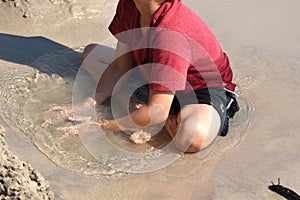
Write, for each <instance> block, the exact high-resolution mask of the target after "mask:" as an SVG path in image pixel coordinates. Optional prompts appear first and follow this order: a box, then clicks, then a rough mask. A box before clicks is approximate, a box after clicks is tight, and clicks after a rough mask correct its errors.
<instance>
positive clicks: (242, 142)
mask: <svg viewBox="0 0 300 200" xmlns="http://www.w3.org/2000/svg"><path fill="white" fill-rule="evenodd" d="M184 3H185V4H186V5H188V6H189V7H190V8H191V9H192V10H193V11H194V12H196V13H197V14H198V15H199V16H200V17H201V18H202V19H203V20H204V21H205V22H206V23H207V24H208V26H209V27H210V28H211V29H212V31H213V32H214V33H215V35H216V37H217V38H218V40H219V42H220V44H221V46H222V48H223V50H224V51H225V52H226V53H227V54H228V56H229V58H230V61H231V63H232V68H233V71H234V82H235V83H236V84H237V85H238V87H237V93H238V94H239V95H240V97H239V99H238V101H239V102H240V105H241V110H240V111H239V113H237V115H236V116H235V118H234V119H233V120H232V121H231V125H230V130H229V134H228V136H226V137H225V138H220V139H219V140H218V141H217V144H216V145H215V146H214V148H213V149H212V150H211V151H210V152H209V154H208V155H206V152H204V153H202V154H187V155H184V156H178V158H176V161H174V162H172V163H171V164H170V165H167V166H165V167H164V168H162V169H159V170H155V171H152V172H147V173H137V174H132V173H127V172H124V173H123V172H119V171H118V170H111V169H108V168H107V167H106V166H105V165H102V164H99V161H97V160H96V159H95V158H93V156H91V155H89V153H88V152H87V151H86V149H85V148H84V145H82V144H81V141H80V139H79V138H78V137H77V136H72V137H66V135H59V134H58V133H56V132H53V126H54V125H61V124H59V123H65V122H58V121H53V120H52V119H50V118H44V117H43V116H42V114H43V113H42V112H41V111H43V110H44V109H45V108H47V106H49V105H51V104H53V103H57V101H59V102H60V103H61V104H67V103H70V101H71V99H72V95H73V94H72V89H73V85H74V79H75V76H76V73H77V71H78V69H79V67H80V65H79V60H80V55H81V52H82V47H84V46H85V45H87V44H89V43H100V44H103V45H107V46H110V47H114V44H115V40H114V39H113V37H112V36H111V35H110V33H109V31H108V30H107V27H108V25H109V23H110V20H111V19H112V17H113V15H114V13H115V7H116V4H117V1H116V0H114V1H111V0H97V1H96V0H87V1H84V2H80V1H77V0H71V1H64V0H46V1H43V2H40V1H38V0H28V1H23V0H3V1H1V2H0V11H1V12H0V74H1V76H0V84H1V88H2V89H0V126H1V127H3V131H2V132H3V134H2V132H1V135H4V132H5V137H4V141H5V142H4V141H3V142H2V143H1V148H2V147H3V148H4V147H5V148H4V149H5V151H7V152H9V155H15V156H17V157H18V158H20V159H18V158H17V160H18V161H17V162H19V163H23V162H26V163H29V164H28V166H30V167H27V171H28V169H30V170H33V169H35V170H37V173H38V176H39V177H41V180H43V181H42V184H43V185H42V186H43V190H44V191H43V192H42V193H44V196H43V195H41V196H38V197H36V198H37V199H47V198H50V199H67V200H69V199H70V200H71V199H95V200H98V199H99V200H102V199H105V200H115V199H118V200H120V199H124V200H128V199H138V200H140V199H145V200H149V199H158V200H165V199H170V200H174V199H182V200H183V199H184V200H185V199H188V200H190V199H191V200H192V199H195V200H200V199H201V200H202V199H203V200H210V199H216V200H219V199H220V200H221V199H225V200H227V199H230V200H232V199H233V200H235V199H243V200H250V199H276V200H280V199H284V198H283V197H282V196H280V195H278V194H276V193H274V192H272V191H270V190H269V189H268V186H269V185H271V181H273V182H274V183H275V184H277V179H278V178H280V180H281V184H282V185H284V186H285V187H288V188H291V189H293V190H294V191H295V192H297V193H298V194H300V172H299V166H300V149H299V146H300V134H299V130H300V125H299V119H300V111H299V108H298V105H297V103H299V101H300V90H299V88H298V85H299V84H300V80H299V77H298V76H299V75H300V46H299V44H300V28H299V25H298V23H299V20H300V14H299V11H298V10H299V9H298V8H299V7H300V2H299V1H298V0H288V1H286V2H282V1H279V0H273V1H270V0H267V1H258V0H254V1H251V2H241V1H237V0H230V1H226V2H222V1H218V0H212V1H199V0H198V1H197V0H185V1H184ZM41 113H42V114H41ZM51 120H52V121H51ZM55 123H56V124H55ZM1 130H2V129H1ZM122 139H124V138H122V137H120V138H114V142H116V143H117V142H119V141H122ZM4 144H5V145H4ZM122 144H123V145H124V146H126V147H128V144H127V143H126V141H125V142H123V143H122ZM133 148H136V149H135V150H136V151H141V147H133ZM146 148H149V146H145V149H146ZM8 150H9V151H8ZM0 155H1V159H0V160H1V166H0V170H2V171H3V169H4V168H3V166H5V164H6V165H7V163H9V162H7V161H5V159H7V158H6V156H3V155H4V154H0ZM151 155H152V154H151ZM154 156H155V155H154ZM13 157H14V156H13ZM14 159H15V157H14ZM110 159H113V158H110ZM111 161H112V162H113V164H114V166H118V164H120V163H118V160H117V157H116V160H111ZM147 161H148V160H145V162H147ZM2 162H3V163H2ZM128 163H129V164H130V162H129V161H128ZM128 163H126V161H125V164H128ZM10 164H11V163H10ZM26 166H27V164H26ZM122 167H124V166H122ZM122 167H120V168H118V169H121V168H122ZM128 168H130V167H128ZM122 169H123V168H122ZM30 170H29V171H30ZM129 171H130V170H129ZM26 173H27V172H26ZM26 173H23V175H24V174H25V176H26ZM28 173H29V172H28ZM3 177H4V176H3V175H2V176H1V174H0V186H1V185H3V184H4V181H3V180H4V178H7V177H4V178H3ZM8 178H9V177H8ZM11 178H12V179H13V177H11ZM44 179H45V181H44ZM5 180H7V179H5ZM22 180H23V179H22ZM24 180H25V179H24ZM26 180H27V179H26ZM28 180H29V179H28ZM20 184H24V183H20ZM48 185H49V188H48ZM5 187H8V186H7V185H6V186H5ZM1 188H3V187H1ZM20 188H22V187H20ZM33 190H35V189H33ZM36 190H38V189H36ZM1 191H2V190H1ZM1 191H0V196H1V198H2V197H4V196H5V195H6V196H7V194H6V193H3V192H1ZM46 193H47V195H46ZM34 195H35V194H34ZM34 195H33V196H34ZM39 195H40V193H39ZM6 198H8V197H6Z"/></svg>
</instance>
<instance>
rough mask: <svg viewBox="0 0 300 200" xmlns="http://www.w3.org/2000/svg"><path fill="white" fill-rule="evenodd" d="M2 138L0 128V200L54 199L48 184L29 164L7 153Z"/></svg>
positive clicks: (0, 129) (3, 133) (3, 134)
mask: <svg viewBox="0 0 300 200" xmlns="http://www.w3.org/2000/svg"><path fill="white" fill-rule="evenodd" d="M4 136H5V130H4V128H3V127H2V126H0V144H1V151H0V152H1V155H0V159H1V162H0V183H1V184H0V198H1V199H49V200H50V199H54V195H53V193H52V191H51V190H50V187H49V184H48V182H47V181H46V180H45V179H44V177H43V176H42V175H41V174H40V173H39V172H38V171H37V170H35V169H33V168H32V167H31V166H30V164H28V163H26V162H24V161H21V160H20V159H19V158H18V157H17V156H16V155H14V154H13V153H11V152H10V151H9V148H8V146H7V144H6V143H5V141H4Z"/></svg>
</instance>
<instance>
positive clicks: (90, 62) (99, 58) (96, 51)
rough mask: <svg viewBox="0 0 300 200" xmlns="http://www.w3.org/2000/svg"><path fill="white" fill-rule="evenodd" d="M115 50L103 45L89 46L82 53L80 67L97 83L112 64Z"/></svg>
mask: <svg viewBox="0 0 300 200" xmlns="http://www.w3.org/2000/svg"><path fill="white" fill-rule="evenodd" d="M114 56H115V50H114V49H112V48H109V47H106V46H103V45H98V44H89V45H87V46H86V47H85V49H84V50H83V52H82V57H81V66H82V67H83V68H84V69H85V70H86V71H87V72H88V74H89V75H90V76H91V77H92V78H93V79H94V80H95V81H99V78H100V77H101V75H102V73H103V72H104V71H105V69H106V68H107V67H108V66H109V64H110V63H112V62H113V60H114Z"/></svg>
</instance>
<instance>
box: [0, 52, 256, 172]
mask: <svg viewBox="0 0 300 200" xmlns="http://www.w3.org/2000/svg"><path fill="white" fill-rule="evenodd" d="M81 51H82V48H78V49H74V50H72V49H71V50H70V49H69V50H63V51H58V52H54V53H50V54H47V55H44V56H42V57H40V58H38V59H37V60H36V61H35V62H34V63H32V66H33V67H29V66H15V67H12V68H10V69H9V70H7V71H4V72H2V73H1V74H2V76H1V79H0V84H1V86H2V87H1V89H0V116H1V118H2V119H3V120H4V121H5V122H6V123H7V124H9V126H10V127H13V129H14V131H15V132H16V134H20V135H22V136H25V137H26V138H27V139H28V140H30V141H31V142H32V143H33V144H34V145H35V146H36V147H37V148H38V149H39V150H40V151H41V152H42V153H44V154H45V155H46V156H47V157H48V158H49V159H50V160H51V161H52V162H54V163H55V164H57V165H58V166H61V167H63V168H66V169H68V170H70V171H73V172H76V173H79V174H84V175H93V176H99V177H108V178H120V177H126V176H128V173H127V172H141V171H139V170H140V169H136V167H137V166H140V167H143V166H147V165H149V166H152V167H153V166H154V165H156V164H157V163H156V164H155V163H154V161H155V160H156V159H161V160H160V161H167V162H173V161H175V160H176V159H177V158H179V157H180V156H181V155H180V154H178V152H176V151H174V152H172V153H171V154H166V153H164V152H163V151H162V150H161V149H160V147H165V146H168V143H169V141H170V137H169V136H168V135H167V133H166V132H165V131H164V130H161V131H160V133H159V134H157V135H156V136H155V137H153V139H152V140H151V141H150V142H148V143H147V144H145V145H135V144H133V143H132V142H131V141H130V140H129V139H128V135H127V134H125V133H112V132H107V133H106V136H105V138H104V139H103V135H102V136H101V134H94V136H93V137H90V138H89V137H79V136H78V135H72V134H68V133H64V132H61V131H57V130H56V128H57V127H62V126H71V125H74V123H73V122H70V121H68V120H66V119H64V118H63V117H61V116H58V115H57V116H53V115H47V114H45V111H46V110H47V109H49V108H50V107H51V106H52V105H54V104H56V105H71V104H72V90H73V85H74V80H75V76H76V73H77V71H78V69H79V60H80V52H81ZM239 104H240V107H241V109H240V111H239V112H238V113H237V114H236V116H235V118H234V119H233V120H231V124H230V130H229V134H228V135H227V136H226V137H225V138H219V139H218V140H217V142H216V144H215V146H214V148H213V149H210V148H208V149H207V150H205V151H203V152H201V153H200V154H198V157H200V158H198V159H197V162H204V161H207V160H209V159H212V158H216V157H219V156H221V155H222V154H224V152H226V151H227V150H228V149H230V148H232V147H234V146H236V145H237V144H238V143H239V142H240V140H241V138H242V137H243V136H244V133H245V132H246V129H247V127H248V126H249V124H250V120H251V116H252V113H253V109H254V108H253V105H252V104H251V102H249V101H247V100H246V99H244V98H242V97H241V98H239ZM96 110H97V115H98V117H99V116H100V117H103V116H105V117H111V114H110V108H109V105H106V104H105V105H102V106H97V107H96ZM84 129H85V130H89V132H88V133H87V135H91V133H93V132H97V131H99V130H98V128H97V126H96V125H95V124H87V125H86V126H85V127H84ZM97 133H98V132H97ZM85 139H86V140H85ZM84 140H85V141H84ZM107 141H108V142H107ZM83 143H84V145H83ZM87 144H88V146H89V148H86V147H87ZM112 144H113V145H112ZM153 147H155V148H153ZM87 149H88V150H87ZM120 149H121V150H120ZM170 149H172V148H171V147H170V148H169V149H168V151H171V150H170ZM91 151H92V154H93V155H91ZM97 151H100V152H99V155H98V154H97V153H95V152H97ZM209 152H210V153H209ZM208 153H209V154H208ZM95 154H97V155H95ZM207 154H208V156H206V155H207ZM128 155H129V156H128ZM95 157H96V158H97V159H96V158H95ZM99 160H100V161H101V162H99ZM186 162H187V165H190V164H188V163H189V161H188V160H187V159H179V160H178V161H177V162H175V163H174V164H173V165H172V166H176V165H182V164H183V165H184V163H186ZM160 164H161V163H159V164H157V165H160ZM175 168H176V167H175ZM124 171H125V172H124ZM169 172H170V173H171V172H172V170H169ZM175 174H176V173H175V172H174V175H175Z"/></svg>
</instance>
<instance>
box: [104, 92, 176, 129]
mask: <svg viewBox="0 0 300 200" xmlns="http://www.w3.org/2000/svg"><path fill="white" fill-rule="evenodd" d="M173 98H174V93H173V92H172V91H156V90H150V93H149V100H148V104H147V105H145V106H142V107H141V108H140V109H138V110H136V111H135V112H133V113H131V114H129V115H127V116H125V117H122V118H119V119H116V120H109V121H102V122H101V123H100V125H101V128H102V129H111V130H114V131H120V130H123V131H125V130H130V131H139V130H142V129H145V128H147V127H149V126H153V125H157V124H160V123H163V122H165V120H166V119H167V118H168V115H169V110H170V107H171V104H172V101H173Z"/></svg>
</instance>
